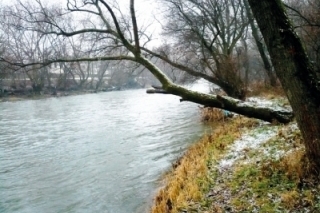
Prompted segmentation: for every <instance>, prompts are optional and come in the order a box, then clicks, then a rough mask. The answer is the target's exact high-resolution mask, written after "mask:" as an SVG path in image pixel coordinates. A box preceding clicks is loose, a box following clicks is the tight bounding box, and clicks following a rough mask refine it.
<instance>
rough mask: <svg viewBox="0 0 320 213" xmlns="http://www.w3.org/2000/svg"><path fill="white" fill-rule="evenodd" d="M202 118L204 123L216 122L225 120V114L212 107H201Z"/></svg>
mask: <svg viewBox="0 0 320 213" xmlns="http://www.w3.org/2000/svg"><path fill="white" fill-rule="evenodd" d="M200 116H201V121H202V122H215V121H221V120H224V114H223V111H222V110H221V109H217V108H212V107H200Z"/></svg>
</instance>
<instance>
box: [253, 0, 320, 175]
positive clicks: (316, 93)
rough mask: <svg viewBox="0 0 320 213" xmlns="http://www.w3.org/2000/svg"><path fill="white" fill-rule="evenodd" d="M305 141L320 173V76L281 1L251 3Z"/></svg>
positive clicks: (309, 156) (315, 167)
mask: <svg viewBox="0 0 320 213" xmlns="http://www.w3.org/2000/svg"><path fill="white" fill-rule="evenodd" d="M249 3H250V6H251V9H252V11H253V14H254V16H255V18H256V20H257V23H258V25H259V27H260V30H261V32H262V35H263V37H264V40H265V43H266V45H267V48H268V50H269V53H270V56H271V60H272V63H273V66H274V68H275V71H276V74H277V76H278V78H279V80H280V82H281V84H282V86H283V88H284V90H285V92H286V94H287V97H288V99H289V101H290V104H291V106H292V109H293V112H294V114H295V117H296V119H297V123H298V126H299V128H300V130H301V133H302V136H303V138H304V141H305V147H306V152H307V156H308V158H309V160H310V162H311V163H312V165H313V166H314V167H313V168H314V169H315V170H316V171H317V172H319V171H320V85H319V84H320V74H319V72H317V71H316V69H314V68H313V66H312V64H311V62H310V60H309V58H308V56H307V55H306V51H305V50H304V48H303V45H302V43H301V41H300V39H299V37H298V36H297V34H296V33H295V32H294V30H293V26H292V24H291V22H290V20H289V19H288V16H287V14H286V12H285V10H284V7H283V4H282V2H281V1H280V0H249Z"/></svg>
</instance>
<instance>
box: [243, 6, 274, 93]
mask: <svg viewBox="0 0 320 213" xmlns="http://www.w3.org/2000/svg"><path fill="white" fill-rule="evenodd" d="M244 5H245V7H246V10H247V14H248V18H249V23H250V27H251V31H252V36H253V38H254V40H255V42H256V45H257V48H258V51H259V53H260V57H261V59H262V62H263V65H264V69H265V70H266V73H267V75H268V78H269V83H270V85H271V86H273V87H275V86H277V78H276V76H275V74H274V73H273V71H272V65H271V63H270V61H269V59H268V56H267V53H266V51H265V49H264V47H263V43H262V42H261V41H260V38H259V33H258V29H257V27H256V25H255V23H254V19H253V16H252V13H251V10H250V7H249V5H248V2H247V0H245V1H244Z"/></svg>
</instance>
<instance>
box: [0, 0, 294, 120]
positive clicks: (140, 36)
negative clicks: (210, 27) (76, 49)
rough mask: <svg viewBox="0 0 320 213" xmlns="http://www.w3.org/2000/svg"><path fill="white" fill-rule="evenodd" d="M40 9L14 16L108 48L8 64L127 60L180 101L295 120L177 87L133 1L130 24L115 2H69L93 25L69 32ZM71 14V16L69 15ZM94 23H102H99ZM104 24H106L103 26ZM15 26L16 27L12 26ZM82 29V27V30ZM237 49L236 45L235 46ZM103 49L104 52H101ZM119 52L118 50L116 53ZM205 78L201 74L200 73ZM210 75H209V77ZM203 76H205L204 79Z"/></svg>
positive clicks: (55, 17) (44, 30)
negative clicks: (148, 45) (157, 59)
mask: <svg viewBox="0 0 320 213" xmlns="http://www.w3.org/2000/svg"><path fill="white" fill-rule="evenodd" d="M36 2H37V5H38V7H37V8H34V7H31V6H30V7H29V6H26V5H24V4H22V3H20V5H22V9H21V11H26V12H21V11H19V13H13V14H12V15H13V16H15V17H19V21H20V22H21V25H20V26H21V27H23V29H25V30H31V31H35V32H38V33H41V34H42V35H43V36H49V35H50V36H52V35H56V36H64V37H73V36H78V35H82V34H88V35H90V36H95V37H97V38H99V39H101V40H105V41H110V42H106V44H107V45H106V46H104V47H99V46H98V47H99V48H96V49H95V51H94V53H93V52H92V51H91V52H90V54H87V55H86V56H82V58H52V59H46V60H44V61H39V62H34V63H33V62H32V63H27V64H25V63H23V61H22V62H21V61H20V62H19V61H9V60H8V59H6V58H3V59H2V60H3V61H6V62H8V63H10V64H13V65H17V66H20V67H29V66H46V65H49V64H51V63H57V62H58V63H59V62H82V61H101V60H105V61H106V60H116V61H121V60H127V61H131V62H134V63H137V64H139V65H140V66H143V67H145V68H146V69H147V70H149V72H150V73H152V75H154V76H155V78H157V79H158V81H159V82H160V83H161V85H162V89H163V90H165V91H166V92H167V93H170V94H173V95H177V96H180V97H181V101H192V102H195V103H199V104H202V105H206V106H211V107H217V108H223V109H226V110H229V111H233V112H236V113H239V114H243V115H246V116H249V117H255V118H259V119H262V120H266V121H270V122H272V121H274V120H276V121H279V122H283V123H286V122H289V121H291V120H292V118H293V116H292V113H291V112H289V111H286V110H274V109H271V108H265V107H259V106H252V104H250V103H243V102H242V101H240V100H236V99H233V98H228V97H223V96H217V95H209V94H203V93H199V92H194V91H191V90H189V89H186V88H184V87H182V86H179V85H177V84H174V83H173V82H172V81H171V80H170V79H169V78H168V76H166V75H165V74H164V73H163V72H162V71H161V70H160V69H159V68H158V67H157V66H156V65H155V64H154V63H152V62H151V61H150V59H149V58H148V53H149V52H148V51H147V50H146V49H145V48H144V47H145V46H144V45H145V43H144V42H143V41H148V40H149V37H148V36H146V32H145V31H141V30H139V29H140V28H139V27H138V23H137V21H136V16H135V9H134V0H131V1H130V15H131V16H130V18H131V21H128V19H126V17H125V16H124V15H123V14H122V13H121V10H120V9H119V7H118V5H117V4H116V2H114V1H106V0H87V1H80V0H79V1H76V0H73V1H71V0H68V1H67V2H68V3H67V6H68V11H69V12H70V11H71V12H72V13H80V14H81V13H84V14H91V15H92V16H93V18H92V23H93V24H92V26H85V27H83V26H82V25H77V26H78V28H75V29H74V28H73V29H70V28H69V27H68V26H67V25H63V23H62V24H61V22H59V21H58V20H60V19H62V17H63V16H64V15H65V13H57V12H56V11H57V10H53V11H54V14H51V13H52V10H48V9H46V8H44V7H43V6H42V5H41V1H40V0H37V1H36ZM67 15H69V13H68V14H67ZM95 20H99V22H98V23H99V24H95V23H97V22H96V21H95ZM35 23H41V24H44V25H45V26H47V27H41V28H40V27H39V25H38V24H35ZM101 23H103V25H101ZM13 26H14V24H13ZM80 27H81V28H80ZM234 46H235V44H234ZM101 49H103V51H101ZM114 49H117V51H113V50H114ZM199 75H200V76H201V75H202V74H201V73H200V74H199ZM206 76H207V75H206ZM201 77H202V76H201Z"/></svg>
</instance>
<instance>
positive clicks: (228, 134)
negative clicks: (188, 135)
mask: <svg viewBox="0 0 320 213" xmlns="http://www.w3.org/2000/svg"><path fill="white" fill-rule="evenodd" d="M256 124H257V122H256V121H255V120H252V119H246V118H241V117H237V118H235V119H232V120H230V121H229V122H224V123H222V124H221V125H220V126H219V127H216V128H215V130H214V132H213V133H212V134H206V135H205V136H203V137H202V138H201V139H200V141H199V142H197V143H196V144H194V145H192V146H191V147H190V148H189V149H188V150H187V152H186V153H185V154H184V156H183V157H182V158H181V159H179V160H178V161H177V163H175V164H174V165H173V170H172V171H171V172H170V173H168V174H167V175H166V176H165V177H164V185H165V186H164V187H163V188H162V189H160V190H159V192H158V193H157V195H156V197H155V199H154V205H153V207H152V209H151V212H152V213H177V212H179V211H181V210H183V209H188V207H189V206H193V207H194V206H195V204H197V202H199V201H200V200H202V199H203V196H204V195H205V194H206V190H208V188H209V184H210V180H209V177H208V169H209V168H208V162H209V160H210V161H212V160H213V158H219V156H222V153H223V152H224V150H225V147H226V146H227V145H228V144H230V143H232V142H233V141H234V140H235V139H237V138H239V137H240V135H241V130H242V128H243V127H248V126H250V127H252V126H254V125H256Z"/></svg>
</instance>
